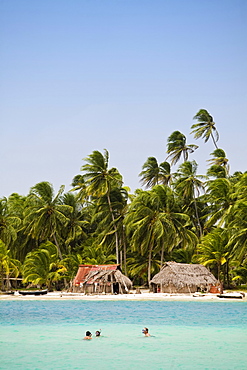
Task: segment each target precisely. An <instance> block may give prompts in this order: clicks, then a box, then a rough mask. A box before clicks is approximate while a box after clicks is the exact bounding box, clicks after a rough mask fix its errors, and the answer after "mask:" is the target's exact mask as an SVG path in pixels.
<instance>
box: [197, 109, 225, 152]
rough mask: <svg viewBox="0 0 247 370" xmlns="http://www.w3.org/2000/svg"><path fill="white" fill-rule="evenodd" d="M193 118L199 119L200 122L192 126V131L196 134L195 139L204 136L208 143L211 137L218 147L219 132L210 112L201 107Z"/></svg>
mask: <svg viewBox="0 0 247 370" xmlns="http://www.w3.org/2000/svg"><path fill="white" fill-rule="evenodd" d="M193 119H196V120H197V121H198V123H195V124H193V125H192V126H191V128H192V131H191V133H192V134H194V137H195V139H199V138H200V137H202V138H203V139H204V140H205V143H206V142H207V141H208V139H209V138H210V137H211V138H212V140H213V142H214V145H215V147H216V148H217V145H216V141H218V140H219V133H218V131H217V130H216V127H215V122H214V120H213V117H212V116H211V115H210V114H209V113H208V111H207V110H206V109H200V110H199V111H198V112H197V113H196V115H195V116H194V117H193ZM214 135H215V138H214Z"/></svg>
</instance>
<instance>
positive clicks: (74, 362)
mask: <svg viewBox="0 0 247 370" xmlns="http://www.w3.org/2000/svg"><path fill="white" fill-rule="evenodd" d="M144 326H146V327H148V328H149V332H150V334H151V337H143V334H142V328H143V327H144ZM99 329H101V330H102V335H101V337H99V338H96V337H95V336H93V339H92V340H88V341H87V340H83V337H84V335H85V332H86V330H89V331H91V332H92V333H93V334H94V333H95V331H96V330H99ZM0 369H6V370H15V369H20V370H41V369H42V370H43V369H46V370H50V369H61V370H73V369H90V370H91V369H102V370H103V369H118V370H121V369H127V370H128V369H137V370H138V369H140V370H141V369H151V370H155V369H196V370H197V369H217V370H219V369H225V370H227V369H229V370H232V369H243V370H246V369H247V302H222V301H220V302H215V301H213V302H201V301H196V302H195V301H185V302H184V301H182V302H181V301H120V302H119V301H93V302H92V301H84V300H83V301H82V300H66V301H65V300H61V301H50V300H49V301H45V300H42V301H41V300H40V301H39V300H25V301H17V300H13V301H11V300H8V301H0Z"/></svg>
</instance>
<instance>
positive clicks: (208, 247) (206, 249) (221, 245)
mask: <svg viewBox="0 0 247 370" xmlns="http://www.w3.org/2000/svg"><path fill="white" fill-rule="evenodd" d="M228 240H229V236H228V232H227V231H226V230H224V229H222V228H216V229H214V230H212V231H211V232H210V233H209V234H207V235H206V236H204V237H203V238H202V240H201V243H200V244H199V246H198V252H199V255H197V256H195V258H196V261H197V262H199V263H201V264H203V265H204V266H211V268H213V267H215V266H216V272H217V279H218V280H219V281H220V280H221V279H220V273H221V267H222V266H223V265H224V264H228V261H229V258H230V249H229V247H228Z"/></svg>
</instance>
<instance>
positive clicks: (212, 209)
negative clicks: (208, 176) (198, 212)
mask: <svg viewBox="0 0 247 370" xmlns="http://www.w3.org/2000/svg"><path fill="white" fill-rule="evenodd" d="M236 199H237V195H236V193H235V190H234V184H233V183H232V181H230V179H226V178H218V179H215V180H212V181H208V183H207V194H206V200H207V203H208V217H207V221H206V224H205V226H206V227H212V226H214V225H217V226H218V227H223V226H224V227H228V226H227V225H228V223H229V222H230V220H231V218H232V212H231V209H232V207H233V205H234V204H235V201H236Z"/></svg>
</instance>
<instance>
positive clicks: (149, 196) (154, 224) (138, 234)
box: [125, 185, 193, 283]
mask: <svg viewBox="0 0 247 370" xmlns="http://www.w3.org/2000/svg"><path fill="white" fill-rule="evenodd" d="M188 221H189V217H188V216H186V215H185V214H181V213H179V212H178V207H177V205H176V201H175V196H174V194H173V191H172V190H171V189H170V188H169V187H168V186H162V185H157V186H155V187H154V188H153V189H152V190H151V191H140V192H139V193H138V195H137V196H136V198H135V199H134V200H133V202H132V204H131V205H130V208H129V212H128V214H127V216H126V220H125V223H126V228H127V235H128V236H129V240H130V245H131V247H132V251H133V252H139V253H140V254H141V255H142V256H145V255H146V254H148V268H147V271H148V283H149V281H150V278H151V265H152V258H153V254H154V252H155V253H157V251H159V252H161V254H162V248H163V247H164V245H166V249H167V250H171V249H172V248H173V247H174V246H176V245H178V244H179V243H180V242H181V241H185V240H187V241H188V239H190V241H191V240H192V239H193V238H192V236H191V234H190V232H189V230H187V229H186V227H185V226H186V223H188ZM161 265H162V261H161Z"/></svg>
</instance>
